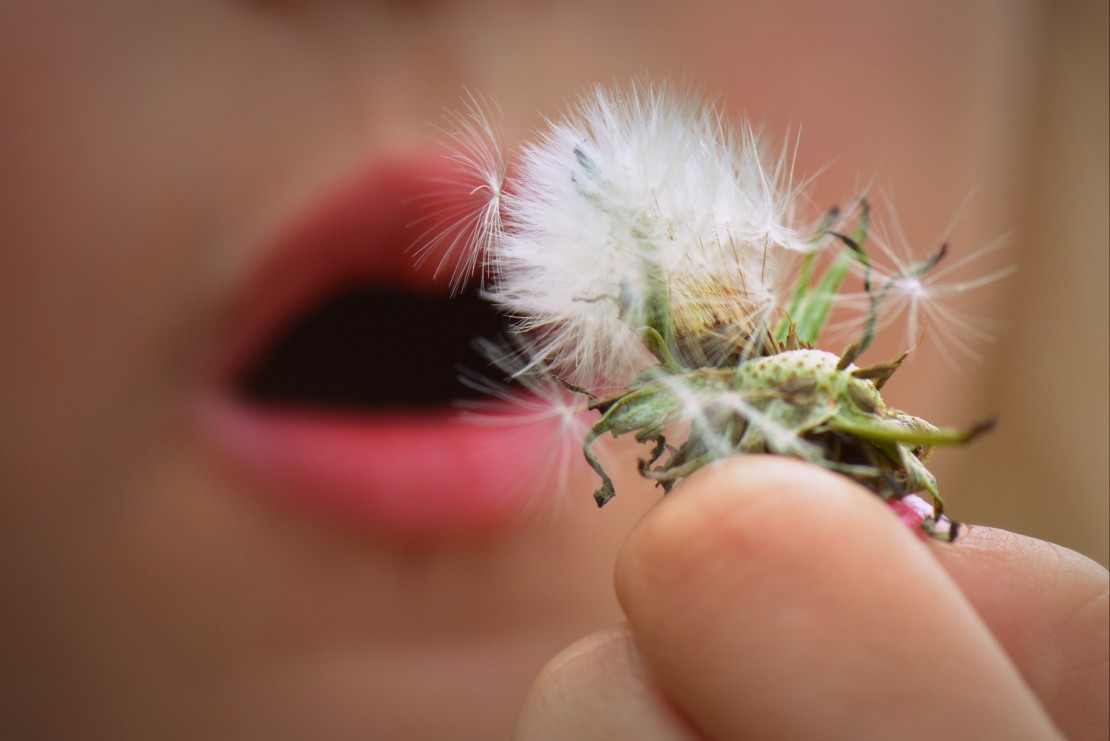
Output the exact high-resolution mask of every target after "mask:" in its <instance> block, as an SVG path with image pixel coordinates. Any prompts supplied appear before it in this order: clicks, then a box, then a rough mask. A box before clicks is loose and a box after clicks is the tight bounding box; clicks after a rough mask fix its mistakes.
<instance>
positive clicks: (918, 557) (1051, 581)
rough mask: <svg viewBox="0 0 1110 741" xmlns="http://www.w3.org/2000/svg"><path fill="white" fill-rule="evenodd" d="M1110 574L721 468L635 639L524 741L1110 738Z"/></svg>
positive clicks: (696, 498) (666, 560)
mask: <svg viewBox="0 0 1110 741" xmlns="http://www.w3.org/2000/svg"><path fill="white" fill-rule="evenodd" d="M1107 586H1108V582H1107V572H1106V570H1105V569H1102V568H1101V567H1100V566H1098V565H1097V564H1095V563H1093V562H1092V561H1090V560H1089V559H1087V558H1085V557H1083V556H1080V555H1079V554H1076V553H1074V552H1072V551H1069V550H1067V549H1064V548H1061V547H1059V546H1055V545H1052V544H1049V543H1045V542H1042V541H1038V540H1034V539H1031V538H1026V537H1023V536H1020V535H1014V534H1011V533H1008V532H1004V531H1000V530H994V529H991V528H986V527H976V526H973V527H970V528H968V529H967V530H965V531H964V532H963V533H962V534H961V536H960V538H959V539H958V540H957V541H956V542H955V543H954V544H951V545H949V544H928V543H925V542H923V541H922V540H920V539H919V538H917V537H916V536H915V535H914V534H913V533H912V532H911V531H910V530H909V529H908V528H906V527H905V526H904V525H902V524H901V523H900V522H899V521H898V520H897V518H896V517H894V516H893V515H892V513H891V512H890V511H889V509H888V508H887V507H886V506H885V505H883V504H882V503H881V502H880V501H879V500H878V499H877V498H875V497H873V496H871V495H866V494H865V493H864V492H863V491H862V490H861V489H859V488H858V487H856V486H855V485H854V484H852V483H851V482H849V481H848V480H847V479H845V478H842V477H839V476H836V475H833V474H829V473H826V472H824V471H822V470H820V469H817V468H814V467H810V466H806V465H803V464H798V463H795V462H792V461H789V460H785V459H780V458H769V457H751V458H742V459H734V460H730V461H726V462H723V463H722V464H719V465H717V466H714V467H712V468H710V469H708V470H706V471H704V472H702V473H701V474H699V475H698V476H696V477H693V478H691V479H690V480H689V481H688V482H687V483H686V485H685V486H683V487H680V488H679V489H677V490H676V491H675V492H674V493H673V494H672V495H670V496H668V497H666V498H665V499H664V500H663V501H662V503H661V504H660V505H659V506H657V507H656V508H655V509H653V510H652V511H651V512H650V513H649V514H648V515H647V516H646V517H645V518H644V520H643V521H642V522H641V523H640V524H639V525H638V526H637V528H636V529H635V530H634V531H633V533H632V535H631V536H630V538H629V540H628V542H627V543H626V544H625V546H624V548H623V550H622V552H621V556H620V558H619V561H618V564H617V569H616V588H617V595H618V597H619V598H620V601H621V604H622V606H623V607H624V610H625V613H626V615H627V617H628V622H627V624H624V625H619V626H615V627H613V628H611V629H608V630H605V631H602V632H600V633H596V634H594V635H591V636H589V637H587V638H585V639H583V640H581V641H579V642H578V643H576V644H574V645H573V646H571V647H570V648H568V649H567V650H566V651H564V652H563V653H562V654H560V655H559V656H558V657H556V658H555V659H554V660H553V661H552V662H550V663H549V664H548V666H547V667H546V668H545V669H544V671H543V672H542V673H541V675H540V677H539V679H538V680H537V681H536V684H535V685H534V687H533V689H532V692H531V694H530V696H529V699H528V702H527V703H526V705H525V708H524V710H523V712H522V714H521V717H520V722H519V725H518V728H517V736H518V738H519V739H523V740H526V741H532V740H534V739H568V738H574V739H584V740H588V739H595V738H596V739H696V738H706V737H707V738H713V739H741V738H758V739H770V738H806V739H811V738H854V739H855V738H884V739H892V738H897V739H909V738H968V739H1020V738H1058V737H1059V736H1060V733H1061V732H1062V733H1063V734H1066V736H1067V737H1069V738H1077V739H1084V738H1092V739H1095V738H1097V739H1105V738H1106V737H1107V726H1108V718H1107V685H1108V674H1107V667H1108V656H1107V654H1108V645H1107V644H1108V639H1107V624H1108V620H1110V618H1108V601H1107Z"/></svg>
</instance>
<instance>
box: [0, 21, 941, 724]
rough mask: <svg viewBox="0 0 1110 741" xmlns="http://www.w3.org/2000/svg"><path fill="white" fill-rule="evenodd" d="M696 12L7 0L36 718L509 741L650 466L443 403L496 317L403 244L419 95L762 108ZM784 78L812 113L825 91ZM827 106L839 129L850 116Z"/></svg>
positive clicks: (1, 228) (8, 368)
mask: <svg viewBox="0 0 1110 741" xmlns="http://www.w3.org/2000/svg"><path fill="white" fill-rule="evenodd" d="M819 7H820V5H815V6H814V12H819V11H818V10H816V9H818V8H819ZM696 8H697V10H696V12H692V11H690V10H689V9H687V8H685V6H682V8H681V13H680V12H679V10H680V8H679V6H678V5H675V6H671V5H670V4H668V3H663V2H660V3H657V4H652V3H647V4H645V3H642V2H636V3H632V2H629V3H612V4H609V5H605V6H602V7H597V4H596V3H586V2H581V3H578V2H569V3H561V4H551V3H528V4H517V3H504V4H502V3H497V2H492V1H488V2H479V3H465V4H463V3H450V2H445V3H435V2H432V3H428V2H414V3H405V2H399V1H398V2H367V1H366V0H358V1H355V0H349V1H347V0H332V1H328V2H297V1H296V0H288V1H282V0H273V1H272V2H265V1H263V0H257V1H254V2H249V1H247V0H241V1H240V2H232V1H231V0H203V1H199V2H198V1H196V0H190V1H188V2H185V1H182V2H158V3H150V2H144V1H142V0H104V1H102V2H96V3H91V2H85V3H66V2H61V1H49V0H48V1H46V2H22V3H19V2H17V3H9V4H8V5H7V6H6V7H5V9H4V10H3V11H2V16H0V99H2V100H3V101H4V109H5V113H4V122H3V125H2V128H0V162H2V163H3V169H2V171H0V178H3V181H4V186H5V187H4V188H3V192H4V196H3V198H0V254H2V255H3V258H2V259H3V263H2V268H0V297H2V298H0V301H2V302H3V308H4V311H3V312H0V345H2V347H3V348H4V351H3V358H4V359H3V362H2V363H0V398H2V401H0V408H2V409H3V410H4V414H3V420H2V421H0V435H2V439H0V443H2V444H0V472H2V476H3V480H2V488H0V491H2V496H3V509H4V516H3V518H2V519H0V523H2V524H0V528H2V529H3V532H2V533H0V539H2V542H3V544H4V545H3V549H4V559H3V566H2V568H3V574H2V576H3V580H4V581H3V586H4V594H5V600H4V602H5V607H4V612H5V615H4V620H5V629H6V638H5V644H6V645H5V647H4V651H5V655H4V661H3V663H4V666H5V670H4V674H5V675H6V676H5V680H8V681H12V682H14V683H15V686H13V687H12V688H11V689H10V690H5V691H4V692H3V696H4V697H5V700H6V701H10V702H12V703H13V708H14V709H16V710H17V711H18V712H17V714H16V715H15V716H14V717H17V718H20V719H22V720H21V722H23V723H26V724H27V725H28V727H35V728H39V729H43V728H45V729H48V730H51V731H53V732H56V733H59V734H64V732H66V731H69V732H72V731H73V730H75V729H82V731H84V732H87V733H88V732H91V733H92V735H96V733H97V732H102V733H104V734H105V735H118V734H120V733H124V734H132V735H135V736H147V735H164V732H165V729H167V728H174V729H181V735H183V736H189V735H197V734H200V733H201V731H202V730H203V729H211V728H217V729H220V731H221V732H222V733H224V734H226V735H231V736H238V737H243V736H244V735H247V736H259V737H275V736H282V735H286V736H290V737H298V736H301V737H303V736H304V735H306V734H308V733H312V734H313V735H315V736H316V737H334V736H358V735H368V734H377V735H378V737H400V736H402V735H406V736H408V737H428V736H430V735H434V734H439V735H442V736H444V737H447V736H450V737H455V738H460V737H473V738H495V737H503V736H505V735H506V734H507V733H508V730H509V729H510V728H511V726H512V724H513V722H514V717H515V712H516V708H517V707H518V706H519V703H520V701H521V698H522V697H523V695H524V692H525V691H526V689H527V687H528V684H529V683H530V681H531V678H532V677H533V676H534V674H535V672H536V671H537V670H538V668H539V667H540V666H542V664H543V663H544V662H545V661H546V659H547V658H549V657H550V656H551V655H553V654H554V653H555V652H557V651H558V650H559V649H560V648H561V647H562V646H564V645H566V644H568V643H569V642H570V641H572V640H573V639H575V638H576V637H578V636H580V635H583V634H585V633H587V632H589V631H591V630H594V629H596V628H598V627H600V626H603V625H605V624H607V623H610V622H613V621H615V620H617V619H619V613H618V610H617V608H616V604H615V601H614V600H613V598H612V596H611V594H610V591H611V590H610V587H609V584H610V568H611V563H612V560H613V556H614V554H615V552H616V549H617V547H618V546H619V543H620V541H621V539H622V538H623V535H624V533H625V532H627V530H628V527H629V525H630V524H631V523H632V522H633V521H634V520H635V519H636V518H637V517H638V516H639V514H640V513H641V512H642V511H643V509H644V508H645V507H646V506H648V505H650V503H651V502H652V501H653V500H654V495H652V494H645V492H644V489H645V488H646V487H643V486H640V487H639V488H637V485H635V484H632V485H626V486H624V487H623V490H622V487H621V486H618V490H622V491H624V492H628V494H627V495H626V496H623V497H621V498H620V499H619V500H618V501H617V502H615V503H614V504H613V505H611V506H610V507H607V508H606V509H605V510H603V511H602V512H601V513H598V512H597V510H596V508H595V506H594V504H593V502H592V500H591V499H590V497H589V492H590V491H591V490H592V488H593V487H594V486H595V480H594V479H593V478H591V475H590V473H589V472H588V471H586V472H579V473H576V474H575V475H574V476H573V477H572V478H571V480H570V482H569V484H568V486H567V487H566V488H567V489H568V490H569V495H568V496H566V497H563V496H562V492H561V491H559V490H558V487H556V486H554V485H551V484H547V483H544V482H546V481H547V479H543V478H540V477H538V475H537V474H536V471H539V470H542V469H543V468H544V465H545V463H547V462H548V461H547V460H546V459H548V458H550V457H552V456H553V455H554V453H553V452H551V449H550V439H549V438H548V437H546V436H545V430H544V429H543V428H542V427H530V426H526V425H522V424H517V425H514V423H513V421H512V420H511V419H510V420H509V421H508V422H507V423H505V424H499V425H487V426H484V427H478V428H474V427H470V428H466V427H460V426H459V425H457V424H455V423H453V422H452V421H451V420H452V417H453V412H452V411H451V401H452V398H453V397H455V396H459V395H463V394H465V393H466V391H465V389H464V388H462V387H457V386H453V385H452V383H453V382H452V381H451V379H452V378H453V377H454V374H455V366H456V363H458V362H460V360H459V358H458V357H456V353H465V352H467V349H466V343H465V342H463V343H459V342H458V341H457V340H458V338H459V337H466V338H469V337H470V336H471V335H472V334H475V333H479V332H480V331H486V330H488V329H489V328H490V325H486V324H482V323H483V322H486V321H487V318H486V317H484V316H479V315H478V314H474V315H472V314H471V313H470V312H471V310H472V308H473V307H472V306H471V304H468V303H466V301H465V299H462V300H460V301H461V303H457V304H450V303H447V302H446V300H445V299H444V300H441V297H443V296H444V294H445V292H446V288H445V282H444V280H443V279H442V278H443V274H442V272H441V273H440V275H439V276H438V277H437V276H436V275H435V272H436V271H435V270H434V268H435V267H436V265H437V261H436V259H434V258H433V259H431V260H429V261H428V262H426V263H424V266H423V267H422V268H421V269H419V270H417V269H415V268H413V267H412V256H411V254H408V253H407V252H406V250H407V249H408V248H409V247H410V246H411V245H412V244H413V243H414V242H416V241H417V240H418V238H419V236H420V234H421V232H422V231H423V230H424V229H425V228H427V226H428V223H429V222H428V221H427V220H426V217H427V212H426V207H425V204H426V203H427V202H428V201H429V200H433V199H434V196H435V191H436V187H437V186H435V182H436V179H437V178H441V177H442V176H443V174H444V172H443V160H442V157H440V153H439V151H438V150H437V148H436V147H435V146H434V145H432V144H430V142H431V141H432V139H433V138H434V135H435V131H434V127H433V126H432V125H431V124H433V123H435V122H437V121H439V120H441V111H442V110H443V109H444V108H457V107H458V101H459V99H460V96H461V94H462V93H463V91H464V89H465V88H470V89H473V90H476V91H479V92H482V93H488V94H490V95H493V96H495V97H497V98H498V100H499V101H500V103H501V105H502V107H503V108H504V110H505V114H506V128H507V131H508V136H509V138H510V139H515V138H517V137H519V136H521V135H522V134H524V133H525V131H526V129H527V127H528V126H530V125H533V124H535V123H537V120H538V118H537V115H538V114H537V111H541V112H544V113H553V112H555V111H556V110H557V109H558V107H559V106H560V105H561V104H562V103H563V102H564V101H565V100H566V99H567V97H568V95H570V94H572V93H573V92H574V91H576V90H577V89H579V88H580V87H581V86H582V85H584V84H587V83H589V82H593V81H602V82H610V81H612V80H614V79H618V80H619V79H622V78H623V77H627V76H628V75H630V74H637V73H639V74H652V73H654V74H671V75H681V74H683V73H686V74H687V75H688V76H689V77H690V78H691V79H692V81H693V82H695V83H696V84H698V85H700V86H704V87H705V89H706V90H707V91H710V92H715V91H716V90H724V91H725V92H726V93H731V95H732V99H731V100H728V101H727V103H728V104H729V105H730V106H735V105H736V104H737V103H739V102H743V100H742V99H741V94H743V95H744V96H748V97H749V98H750V99H751V100H753V101H755V103H754V104H752V109H753V110H755V111H758V108H756V106H757V105H759V102H760V101H764V100H768V99H772V98H773V96H774V95H775V94H776V90H775V89H774V88H775V83H772V82H761V79H762V77H761V75H760V74H759V67H758V66H757V65H755V64H754V63H753V64H750V65H747V66H745V65H738V64H734V59H736V57H735V55H736V54H738V52H737V51H736V46H735V44H736V41H737V39H736V34H735V32H734V30H735V29H736V28H737V27H738V25H737V24H739V23H740V21H739V20H738V19H737V18H732V19H731V20H728V16H727V13H730V12H732V11H731V10H730V9H731V8H732V4H731V3H729V2H727V1H726V0H722V2H721V3H717V4H714V3H702V4H698V5H697V6H696ZM722 19H723V20H722ZM725 20H727V21H728V22H727V23H725V22H724V21H725ZM757 21H758V22H759V23H763V24H764V26H767V24H768V23H770V25H771V26H773V25H774V23H775V22H774V21H767V19H766V18H764V19H762V20H758V19H757ZM722 25H723V26H724V27H723V28H722ZM729 28H732V29H734V30H733V31H729V30H728V29H729ZM664 39H666V40H667V41H666V43H664V42H663V41H662V40H664ZM750 41H751V44H752V45H754V49H751V50H749V52H748V53H749V55H750V56H751V57H754V56H755V55H757V54H758V55H764V58H765V59H766V58H773V57H774V56H775V55H778V54H780V52H779V51H778V50H777V49H776V48H773V45H771V44H769V43H768V42H767V41H766V37H761V36H758V35H756V36H754V37H753V38H751V39H750ZM809 41H810V42H812V41H813V39H810V40H809ZM797 42H798V43H799V44H800V45H804V44H806V43H809V42H807V41H806V39H797ZM896 42H897V40H896V39H895V40H894V41H890V42H889V43H891V46H892V47H896V46H897V43H896ZM829 43H832V41H830V42H829ZM837 43H839V42H837ZM846 46H848V47H850V46H851V44H846ZM780 63H781V64H782V65H785V69H788V70H789V69H791V67H790V65H792V64H794V62H793V61H791V59H789V58H786V59H781V60H780ZM953 64H955V63H953ZM738 67H739V69H738ZM818 82H820V81H818ZM779 84H781V80H780V81H779ZM806 84H807V85H808V84H809V83H808V79H807V82H806ZM777 92H778V93H781V95H785V96H787V98H788V99H789V97H790V96H802V97H805V96H808V99H809V100H810V101H811V102H810V105H811V108H812V110H815V111H823V110H827V104H831V98H832V97H834V96H833V95H832V94H831V93H829V92H828V87H827V86H824V85H821V84H816V85H815V86H814V87H813V88H812V89H808V88H807V89H806V90H802V89H801V88H796V87H791V86H789V85H787V86H785V87H782V88H779V89H778V90H777ZM780 97H781V96H780ZM854 103H855V104H857V105H858V106H859V107H860V108H863V109H865V110H866V108H867V106H868V105H869V104H870V101H869V100H867V99H859V100H856V101H854ZM785 105H786V106H787V108H788V109H789V103H787V104H785ZM894 110H898V109H897V107H895V108H894ZM911 113H912V112H911ZM756 115H757V116H758V112H757V114H756ZM906 115H910V114H909V113H907V114H906ZM829 118H830V121H829V126H828V128H826V129H824V130H822V131H823V132H824V133H820V134H818V137H819V138H820V137H822V136H824V137H828V138H832V139H835V138H836V133H835V132H836V131H845V130H847V129H849V128H850V125H851V124H850V123H849V122H844V121H841V120H840V117H839V116H829ZM789 119H790V117H789V116H787V120H789ZM830 131H831V132H832V133H830ZM944 131H945V130H944V129H943V128H942V129H941V130H940V133H939V134H937V136H939V137H941V138H943V136H944V135H945V134H944ZM872 143H874V141H873V140H872ZM838 144H843V146H842V147H841V148H842V149H850V147H851V146H854V145H853V144H851V143H850V142H842V141H840V142H838ZM822 156H823V155H817V156H816V158H817V161H818V162H820V161H821V159H820V158H821V157H822ZM849 156H851V154H849ZM877 156H880V157H881V156H883V153H882V152H880V154H879V155H877ZM943 156H944V155H941V157H942V159H941V161H940V162H939V163H937V164H935V165H934V166H935V167H937V168H942V167H943V166H944V165H945V162H944V160H943ZM953 156H954V155H953ZM853 161H855V160H853ZM853 175H854V174H853V173H850V174H849V177H852V176H853ZM922 187H923V188H924V187H925V186H922ZM948 211H949V206H948V204H945V205H944V206H943V207H942V211H941V212H942V213H944V214H947V213H948ZM422 217H423V218H424V219H425V220H424V221H423V222H421V219H422ZM927 217H931V214H929V215H928V216H927ZM414 222H416V225H415V226H414ZM421 223H422V224H423V226H421ZM934 223H938V222H936V221H935V220H934ZM448 272H449V266H448ZM460 307H461V308H460ZM466 307H469V308H466ZM479 313H480V312H479ZM476 327H479V328H480V329H479V330H477V331H476V330H475V328H476ZM452 343H454V344H452ZM468 362H469V361H468ZM444 379H447V380H444ZM502 422H504V420H502ZM522 483H526V484H527V485H526V486H522V485H521V484H522ZM59 706H61V707H64V708H65V709H66V712H65V714H64V715H60V714H59V713H57V712H56V709H57V708H58V707H59ZM4 712H5V714H7V715H8V717H13V716H11V715H10V714H9V711H8V710H5V711H4Z"/></svg>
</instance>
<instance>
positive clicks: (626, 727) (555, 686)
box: [514, 625, 698, 741]
mask: <svg viewBox="0 0 1110 741" xmlns="http://www.w3.org/2000/svg"><path fill="white" fill-rule="evenodd" d="M514 738H515V739H517V741H546V740H548V739H550V741H563V740H564V739H571V738H573V739H576V740H578V741H590V740H591V739H597V740H598V741H602V740H604V741H613V740H614V739H637V741H641V740H642V741H693V740H694V739H696V738H698V736H697V734H696V733H694V732H693V731H692V730H691V729H690V727H689V726H688V725H687V723H686V721H685V719H684V718H683V717H682V715H681V714H680V713H679V712H678V710H677V709H676V708H675V707H674V705H673V704H672V703H671V702H670V701H669V700H668V699H667V698H666V697H665V696H664V695H663V693H662V692H661V691H660V689H659V687H658V685H656V684H655V682H654V680H653V679H652V678H651V676H650V674H649V673H648V671H647V669H646V668H645V666H644V663H643V660H642V659H641V657H640V655H639V653H638V651H637V650H636V647H635V644H634V642H633V640H632V635H631V633H629V631H628V627H627V626H626V625H616V626H613V627H611V628H607V629H605V630H602V631H599V632H597V633H594V634H592V635H589V636H587V637H585V638H583V639H581V640H579V641H577V642H576V643H574V644H572V645H571V646H570V647H568V648H566V649H565V650H563V651H562V652H561V653H560V654H558V655H557V656H556V657H555V658H554V659H552V660H551V661H550V662H548V664H547V666H545V667H544V668H543V670H542V671H541V672H540V674H539V676H538V677H537V678H536V681H535V683H534V684H533V685H532V688H531V690H530V691H529V693H528V697H527V699H526V701H525V704H524V708H523V709H522V711H521V714H520V717H519V719H518V721H517V727H516V733H515V736H514Z"/></svg>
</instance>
